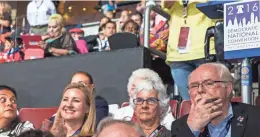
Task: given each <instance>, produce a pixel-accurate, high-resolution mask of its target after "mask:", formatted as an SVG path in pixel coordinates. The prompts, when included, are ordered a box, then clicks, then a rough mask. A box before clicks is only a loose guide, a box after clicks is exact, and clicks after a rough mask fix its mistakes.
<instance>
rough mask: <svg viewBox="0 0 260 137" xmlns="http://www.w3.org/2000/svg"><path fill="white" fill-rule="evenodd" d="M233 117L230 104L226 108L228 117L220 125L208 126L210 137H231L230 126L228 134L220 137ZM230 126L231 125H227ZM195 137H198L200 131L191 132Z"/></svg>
mask: <svg viewBox="0 0 260 137" xmlns="http://www.w3.org/2000/svg"><path fill="white" fill-rule="evenodd" d="M232 117H233V110H232V106H231V104H229V107H228V116H227V117H226V118H225V119H224V120H223V121H221V123H220V124H219V125H217V126H213V125H212V124H210V123H209V124H208V130H209V134H210V136H211V137H231V125H230V126H229V129H228V132H227V134H226V135H221V134H223V132H226V131H225V130H227V129H226V126H227V124H228V121H229V120H230V119H231V118H232ZM229 124H231V123H229ZM192 133H193V134H194V136H195V137H198V136H199V135H200V131H192Z"/></svg>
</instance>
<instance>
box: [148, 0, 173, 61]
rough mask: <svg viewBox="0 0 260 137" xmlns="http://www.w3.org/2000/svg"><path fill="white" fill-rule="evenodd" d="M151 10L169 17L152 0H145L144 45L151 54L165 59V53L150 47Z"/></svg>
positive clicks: (168, 16)
mask: <svg viewBox="0 0 260 137" xmlns="http://www.w3.org/2000/svg"><path fill="white" fill-rule="evenodd" d="M151 10H153V11H154V12H156V13H158V14H160V15H161V16H163V17H165V18H166V19H168V20H169V19H170V15H169V14H168V13H166V12H164V11H163V10H162V9H161V8H158V7H156V5H155V2H154V0H149V1H147V2H146V8H145V15H144V41H143V43H144V47H146V48H148V49H149V50H150V51H151V52H152V53H153V54H156V55H158V56H159V57H160V58H162V59H164V60H165V59H166V54H165V53H164V52H161V51H158V50H156V49H154V48H152V47H150V38H149V37H150V12H151Z"/></svg>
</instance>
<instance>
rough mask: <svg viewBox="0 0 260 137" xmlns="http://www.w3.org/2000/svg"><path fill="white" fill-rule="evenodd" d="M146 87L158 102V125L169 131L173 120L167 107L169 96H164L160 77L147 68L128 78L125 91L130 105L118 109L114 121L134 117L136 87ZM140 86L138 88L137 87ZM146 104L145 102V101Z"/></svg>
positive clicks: (164, 90) (164, 92) (164, 91)
mask: <svg viewBox="0 0 260 137" xmlns="http://www.w3.org/2000/svg"><path fill="white" fill-rule="evenodd" d="M140 84H141V85H146V86H147V88H146V89H144V90H147V89H153V90H154V91H155V92H156V93H157V95H158V99H159V100H160V101H159V102H158V103H160V106H161V107H160V108H159V109H160V117H159V118H160V119H159V121H160V125H162V126H164V127H166V128H167V129H168V130H170V129H171V124H172V122H173V121H174V120H175V118H174V117H173V115H172V113H171V107H170V106H169V96H168V95H167V94H166V88H165V86H164V85H163V82H162V79H161V78H160V76H159V75H158V74H157V73H156V72H154V71H153V70H150V69H147V68H141V69H138V70H135V71H133V72H132V75H131V76H130V78H129V81H128V85H127V89H128V95H129V97H130V99H129V101H130V103H131V105H130V106H127V107H123V108H120V109H119V110H117V112H115V113H114V116H113V117H114V118H115V119H123V120H129V121H130V120H132V119H133V115H134V108H135V106H136V105H135V104H134V102H133V100H134V99H136V97H135V96H134V95H135V92H138V89H140V88H137V87H140V86H141V85H140ZM139 85H140V86H139ZM146 103H147V101H146Z"/></svg>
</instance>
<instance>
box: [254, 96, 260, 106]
mask: <svg viewBox="0 0 260 137" xmlns="http://www.w3.org/2000/svg"><path fill="white" fill-rule="evenodd" d="M255 105H256V106H260V96H257V97H256V99H255Z"/></svg>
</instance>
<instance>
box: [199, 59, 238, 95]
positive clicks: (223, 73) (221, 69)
mask: <svg viewBox="0 0 260 137" xmlns="http://www.w3.org/2000/svg"><path fill="white" fill-rule="evenodd" d="M203 66H212V67H214V68H215V69H216V70H218V76H219V78H220V79H221V80H223V81H228V82H230V83H231V85H232V87H233V86H234V83H235V80H234V77H233V76H232V75H231V73H230V71H229V69H228V68H227V67H226V66H225V65H224V64H222V63H218V62H211V63H205V64H202V65H200V66H199V68H200V67H203ZM232 97H233V92H231V94H230V95H229V98H230V99H231V98H232Z"/></svg>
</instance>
